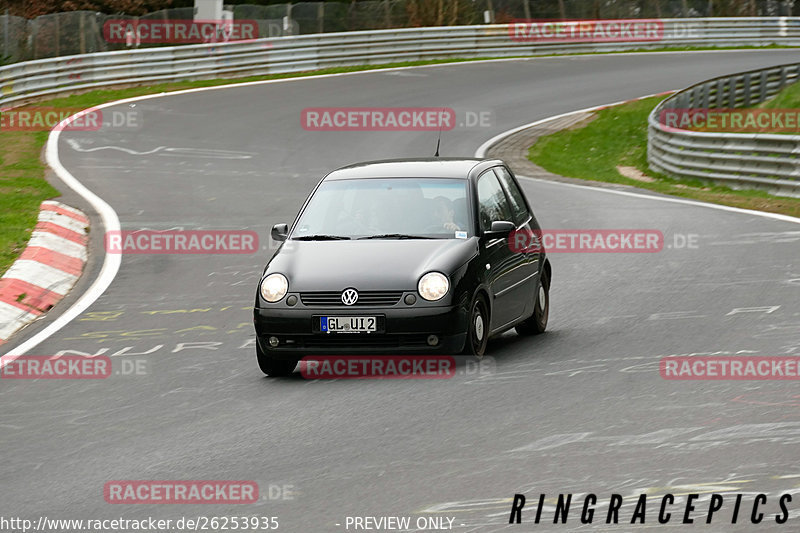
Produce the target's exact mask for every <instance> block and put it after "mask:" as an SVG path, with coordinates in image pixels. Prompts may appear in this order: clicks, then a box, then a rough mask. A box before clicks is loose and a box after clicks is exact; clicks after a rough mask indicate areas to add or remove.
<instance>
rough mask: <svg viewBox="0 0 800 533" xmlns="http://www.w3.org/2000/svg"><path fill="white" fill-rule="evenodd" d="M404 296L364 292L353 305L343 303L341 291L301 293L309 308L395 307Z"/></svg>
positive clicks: (301, 297)
mask: <svg viewBox="0 0 800 533" xmlns="http://www.w3.org/2000/svg"><path fill="white" fill-rule="evenodd" d="M402 296H403V291H362V292H359V293H358V301H357V302H356V303H355V304H353V305H344V304H343V303H342V292H341V291H316V292H301V293H300V301H302V302H303V305H306V306H309V307H359V306H362V307H364V306H387V305H395V304H396V303H397V302H399V301H400V298H401V297H402Z"/></svg>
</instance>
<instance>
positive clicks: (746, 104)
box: [742, 72, 751, 107]
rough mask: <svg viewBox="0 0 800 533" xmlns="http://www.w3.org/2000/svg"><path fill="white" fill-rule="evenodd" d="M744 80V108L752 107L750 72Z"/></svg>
mask: <svg viewBox="0 0 800 533" xmlns="http://www.w3.org/2000/svg"><path fill="white" fill-rule="evenodd" d="M742 78H743V79H744V102H742V107H750V101H751V100H750V90H751V89H750V83H751V76H750V73H749V72H748V73H747V74H745V75H744V76H743V77H742Z"/></svg>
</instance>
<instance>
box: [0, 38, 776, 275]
mask: <svg viewBox="0 0 800 533" xmlns="http://www.w3.org/2000/svg"><path fill="white" fill-rule="evenodd" d="M739 48H741V47H739ZM739 48H736V49H739ZM744 48H787V47H783V46H769V47H744ZM721 49H734V47H664V48H659V49H653V50H640V51H639V52H641V53H649V52H669V51H702V50H721ZM611 53H629V52H611ZM606 54H607V53H606ZM559 55H587V54H559ZM592 55H593V54H592ZM525 57H530V56H525ZM540 57H543V56H540ZM484 59H486V58H484ZM481 60H483V59H457V58H455V59H441V60H430V61H414V62H404V63H392V64H384V65H368V66H355V67H341V68H331V69H324V70H318V71H313V72H296V73H287V74H273V75H268V76H254V77H249V78H235V79H216V80H202V81H185V82H175V83H163V84H159V85H150V86H141V87H129V88H124V89H109V90H106V89H103V90H96V91H90V92H85V93H82V94H76V95H72V96H68V97H64V98H56V99H51V100H48V101H43V102H37V103H36V104H35V105H36V106H37V107H57V108H59V107H60V108H66V107H82V108H85V107H91V106H93V105H98V104H101V103H105V102H110V101H113V100H119V99H122V98H131V97H134V96H141V95H145V94H155V93H160V92H170V91H178V90H181V89H192V88H197V87H212V86H216V85H225V84H230V83H243V82H247V81H261V80H269V79H282V78H296V77H304V76H313V75H317V74H338V73H345V72H358V71H364V70H374V69H382V68H390V67H405V66H422V65H432V64H441V63H456V62H466V61H481ZM23 109H24V108H23ZM46 141H47V132H10V131H0V273H3V272H5V271H6V270H7V269H8V267H9V266H10V265H11V263H12V262H13V261H14V259H15V258H16V257H17V256H18V255H19V254H20V253H21V252H22V250H23V249H24V247H25V245H26V243H27V242H28V239H29V238H30V234H31V232H32V231H33V227H34V225H35V224H36V217H37V215H38V207H39V203H41V201H42V200H46V199H48V198H53V197H55V196H58V191H57V190H56V189H54V188H53V187H51V186H50V185H49V184H48V183H47V182H46V181H45V179H44V171H45V168H44V165H43V164H42V163H41V162H40V160H39V156H40V153H41V150H42V147H43V146H44V144H45V142H46Z"/></svg>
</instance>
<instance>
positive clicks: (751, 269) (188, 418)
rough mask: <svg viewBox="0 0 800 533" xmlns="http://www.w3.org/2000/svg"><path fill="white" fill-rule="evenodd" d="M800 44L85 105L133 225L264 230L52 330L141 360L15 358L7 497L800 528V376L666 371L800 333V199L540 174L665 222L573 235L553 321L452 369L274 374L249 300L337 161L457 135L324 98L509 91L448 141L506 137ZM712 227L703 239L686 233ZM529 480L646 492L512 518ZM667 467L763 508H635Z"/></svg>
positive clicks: (150, 259) (92, 349) (293, 517)
mask: <svg viewBox="0 0 800 533" xmlns="http://www.w3.org/2000/svg"><path fill="white" fill-rule="evenodd" d="M797 60H798V53H797V52H796V51H791V50H776V49H771V50H763V51H740V52H718V53H667V54H640V55H636V54H621V55H609V56H584V57H564V58H545V59H534V60H514V61H498V62H480V63H473V64H459V65H448V66H436V67H427V68H412V69H406V70H395V71H388V72H371V73H361V74H356V75H343V76H334V77H324V78H317V79H302V80H298V81H284V82H279V83H265V84H257V85H248V86H242V87H235V86H234V87H230V88H226V89H221V90H210V91H202V92H193V93H189V94H182V95H175V96H167V97H163V98H155V99H148V100H142V101H140V102H138V103H136V105H135V109H136V110H137V111H139V112H140V113H142V118H143V120H142V127H141V128H140V129H138V130H135V131H118V132H115V133H112V134H106V133H103V134H101V133H98V132H88V131H86V132H80V131H77V132H75V131H73V132H65V133H63V134H62V135H61V137H60V144H59V154H60V158H61V162H62V163H63V164H64V166H65V167H66V168H67V169H68V170H69V171H70V173H72V174H73V175H74V176H75V177H76V178H78V179H79V180H80V181H81V182H82V183H83V184H85V185H86V186H87V187H88V188H89V189H91V190H92V191H93V192H95V193H96V194H97V195H99V196H100V197H102V198H103V199H104V200H105V201H107V202H108V203H109V204H110V205H111V206H112V207H113V208H114V209H115V211H116V212H117V214H118V216H119V218H120V221H121V224H122V228H123V229H129V230H135V229H140V228H151V229H168V228H176V227H180V228H183V229H220V230H226V229H228V230H241V229H248V230H254V231H257V232H258V234H259V237H260V242H261V245H262V250H261V252H259V253H258V254H253V255H126V256H124V257H123V260H122V266H121V268H120V271H119V273H118V274H117V277H116V279H115V280H114V282H113V284H112V285H111V287H110V288H109V289H108V290H107V291H106V292H105V293H104V294H103V295H102V296H101V297H100V298H99V299H98V300H97V302H95V304H94V305H92V307H91V308H90V309H89V311H88V312H86V313H84V314H83V315H81V316H80V317H79V318H78V319H76V320H74V321H73V322H71V323H70V324H69V325H68V326H66V327H64V328H63V329H62V330H61V331H59V332H58V333H57V334H55V335H54V336H52V337H51V338H49V339H48V340H46V341H45V342H43V343H42V344H40V345H39V346H38V347H37V348H36V349H35V350H33V351H32V352H31V354H39V355H50V354H57V353H68V354H102V355H109V356H112V357H111V359H112V360H113V361H114V365H115V370H117V371H119V369H121V368H122V364H123V363H122V361H144V363H141V365H143V366H140V368H141V369H142V370H143V371H142V372H140V374H141V375H122V374H120V375H112V376H111V377H110V378H109V379H106V380H37V381H29V380H22V381H10V380H4V381H3V382H2V383H1V384H0V405H2V410H0V457H2V463H3V467H2V469H0V490H2V496H1V497H0V502H2V503H0V515H3V516H20V517H25V518H29V519H33V520H36V519H37V518H38V517H39V516H46V517H49V518H84V519H86V518H116V517H123V518H143V517H147V516H153V517H156V518H162V519H168V518H169V519H177V518H180V517H182V516H186V517H198V516H209V517H210V516H243V515H246V516H277V517H278V518H279V521H280V530H281V531H288V532H335V531H347V530H348V529H346V526H345V524H346V518H347V517H348V516H351V517H352V516H361V517H364V516H411V517H413V520H416V518H418V517H429V516H431V517H451V518H454V522H453V529H454V530H455V531H459V532H473V531H475V532H478V531H479V532H491V531H506V530H508V531H534V530H542V531H548V530H552V531H578V530H581V531H586V530H589V531H595V530H596V531H629V530H631V529H644V527H655V528H656V529H663V530H666V531H672V530H678V529H680V530H684V529H689V530H692V531H695V530H697V531H715V532H716V531H719V532H723V531H724V532H729V531H752V530H753V529H756V528H757V530H758V531H797V530H798V529H797V528H798V526H797V524H798V523H800V488H798V487H800V485H799V483H800V461H798V459H800V452H799V451H798V450H800V396H799V395H798V389H797V385H796V382H794V383H793V382H791V381H697V382H692V381H667V380H664V379H662V378H661V377H660V375H659V372H658V362H659V360H660V358H661V357H663V356H665V355H678V354H704V353H719V354H749V355H792V354H794V355H800V225H797V224H792V223H789V222H783V221H778V220H772V219H768V218H763V217H759V216H752V215H747V214H742V213H734V212H728V211H724V210H717V209H711V208H707V207H702V206H695V205H686V204H679V203H667V202H662V201H659V200H657V199H653V198H636V197H630V196H623V195H617V194H611V193H608V192H603V191H600V190H598V189H593V188H575V187H567V186H564V185H562V184H558V183H544V182H537V181H525V182H524V184H523V185H524V188H525V192H526V194H527V196H528V198H529V199H530V201H531V202H532V204H533V206H534V208H535V210H536V214H537V216H538V218H539V221H540V222H541V224H542V226H543V227H545V228H553V229H555V228H648V229H658V230H661V231H662V232H663V234H664V236H665V243H666V246H665V249H664V250H663V251H662V252H660V253H655V254H553V255H552V256H551V261H552V265H553V272H554V276H553V289H552V293H551V297H552V307H551V315H550V325H549V332H548V333H547V334H545V335H543V336H540V337H537V338H525V339H523V338H519V337H517V336H516V334H514V333H508V334H506V335H504V336H503V337H501V338H499V339H496V340H495V341H493V342H491V343H490V345H489V355H490V356H491V357H488V358H487V359H485V361H484V364H483V365H482V366H481V367H478V366H477V365H474V364H470V365H467V364H462V365H461V366H460V367H459V371H458V373H457V375H456V376H455V377H454V378H452V379H449V380H337V381H307V380H304V379H303V378H302V377H301V376H300V375H295V376H294V377H292V378H287V379H269V378H265V377H263V375H262V374H261V372H260V371H259V370H258V367H257V365H256V362H255V355H254V347H253V339H254V333H253V327H252V311H251V306H252V301H253V295H254V291H255V288H256V284H257V282H258V279H259V275H260V273H261V270H262V268H263V265H264V264H265V263H266V261H267V259H268V258H269V257H270V255H271V253H272V251H271V250H270V249H269V228H270V227H271V226H272V225H273V224H275V223H278V222H290V221H291V220H292V219H293V217H294V216H295V214H296V213H297V210H298V209H299V207H300V205H301V203H302V201H303V200H304V198H305V197H306V195H307V193H308V192H309V190H310V189H311V188H312V187H313V185H314V184H315V183H316V182H317V180H319V178H320V177H321V176H322V175H323V174H324V173H325V172H326V171H328V170H330V169H333V168H335V167H338V166H341V165H344V164H348V163H352V162H356V161H360V160H370V159H380V158H390V157H413V156H429V155H432V154H433V152H434V149H435V141H436V133H435V132H309V131H305V130H303V129H302V128H301V126H300V115H301V111H302V110H303V109H304V108H307V107H326V106H336V107H339V106H342V107H359V106H361V107H378V106H387V107H398V106H411V107H436V106H446V107H451V108H454V109H455V110H456V111H457V112H464V113H465V116H466V113H467V112H471V113H482V112H490V116H491V124H490V125H488V126H484V127H479V126H474V127H457V128H455V129H454V130H452V131H449V132H445V133H444V135H443V139H442V155H446V156H470V157H471V156H472V155H473V154H474V152H475V150H476V149H477V147H478V146H479V145H480V144H481V143H483V142H484V141H485V140H487V139H488V138H490V137H492V136H494V135H496V134H498V133H500V132H502V131H505V130H508V129H510V128H512V127H515V126H519V125H521V124H524V123H528V122H531V121H534V120H537V119H541V118H545V117H548V116H552V115H556V114H559V113H564V112H568V111H572V110H576V109H580V108H584V107H588V106H594V105H599V104H605V103H610V102H615V101H619V100H624V99H628V98H635V97H638V96H643V95H646V94H652V93H657V92H661V91H666V90H670V89H678V88H682V87H685V86H688V85H691V84H693V83H695V82H699V81H702V80H704V79H707V78H711V77H713V76H717V75H721V74H725V73H731V72H737V71H742V70H747V69H753V68H758V67H763V66H768V65H772V64H775V65H777V64H782V63H790V62H793V61H797ZM129 105H130V104H123V107H126V108H128V109H131V108H130V107H128V106H129ZM484 116H486V115H484ZM60 188H61V189H62V190H65V187H63V186H61V187H60ZM66 199H67V201H68V202H70V203H72V205H76V206H77V207H81V208H83V209H85V210H86V211H87V212H88V213H90V214H92V215H93V217H92V220H93V224H94V226H93V230H94V234H93V241H94V244H95V245H96V246H97V247H96V248H95V249H94V253H93V262H92V265H91V267H90V274H91V275H90V276H89V278H91V277H92V276H94V275H96V273H97V270H98V268H99V264H100V262H101V261H102V255H101V254H100V253H99V252H100V251H101V250H102V243H101V241H102V234H101V232H100V231H98V230H99V228H100V225H99V219H98V217H97V216H96V213H92V212H91V209H90V208H89V207H88V205H87V204H86V203H85V202H83V201H82V200H81V199H80V198H79V197H77V196H76V195H75V194H74V193H71V192H67V194H66ZM690 235H691V236H693V237H692V238H693V239H695V241H694V242H696V244H697V246H696V247H695V248H692V249H687V248H685V247H684V248H680V249H679V248H677V247H676V246H675V244H680V243H681V241H680V240H681V239H682V238H683V237H686V236H690ZM676 239H677V240H676ZM89 281H91V279H88V280H82V282H81V285H79V287H78V289H80V288H85V287H86V285H87V284H88V282H89ZM70 300H74V297H72V298H71V299H70ZM70 300H68V301H66V302H65V304H64V305H61V306H60V307H59V310H63V309H65V308H66V307H67V306H68V304H69V301H70ZM753 308H758V309H753ZM54 317H55V315H54V316H52V317H48V319H47V320H45V321H42V323H40V324H37V325H35V326H34V327H31V328H28V330H26V332H25V335H20V336H19V337H18V338H17V339H15V341H16V342H11V343H9V344H8V345H6V346H3V352H2V353H6V352H8V351H13V346H14V344H18V343H20V342H22V341H23V340H25V338H29V337H30V336H31V335H32V334H33V333H35V332H36V331H39V330H41V328H42V327H43V325H45V324H46V323H47V321H50V320H52V319H53V318H54ZM123 373H124V372H123ZM110 480H254V481H256V482H257V483H258V484H259V487H260V492H261V500H260V501H259V503H256V504H251V505H111V504H108V503H106V502H105V501H104V498H103V486H104V484H105V483H106V482H108V481H110ZM792 490H793V491H794V494H795V498H794V501H793V502H792V504H791V505H790V506H789V507H790V509H791V511H792V513H791V519H790V521H789V523H788V524H784V525H778V524H776V522H775V521H774V518H773V517H774V515H775V514H777V513H778V504H777V495H779V494H780V493H782V492H785V491H792ZM518 492H519V493H524V494H526V495H527V496H528V502H529V505H530V506H531V507H533V505H534V504H535V500H536V499H538V495H539V494H540V493H543V494H547V495H548V497H553V496H557V495H558V493H573V494H578V493H588V492H591V493H596V494H597V495H598V497H599V498H600V499H606V500H607V499H608V497H609V496H610V495H611V494H613V493H619V494H622V495H623V496H628V495H633V499H631V500H627V499H626V502H625V506H624V507H623V509H622V511H621V512H620V516H621V520H622V521H623V525H619V526H616V527H615V526H606V525H605V523H604V521H603V520H600V519H598V520H596V521H595V523H593V524H591V525H581V524H580V522H579V521H578V520H577V519H574V518H571V519H570V521H569V522H568V523H567V524H566V525H562V524H559V525H553V524H552V510H550V511H548V510H547V509H545V511H544V514H543V522H544V523H543V524H541V525H534V524H533V523H532V520H533V516H532V513H533V512H532V511H531V512H530V513H528V508H526V510H525V512H524V513H523V524H522V525H513V526H510V525H508V516H509V511H510V508H511V499H512V497H513V495H514V494H515V493H518ZM643 492H647V493H650V494H654V495H655V496H654V497H656V498H660V496H661V495H663V494H664V493H667V492H671V493H675V494H687V493H710V492H719V493H736V494H744V495H745V496H744V501H745V502H748V501H752V498H753V495H754V494H757V493H765V494H767V496H768V497H769V500H768V502H767V504H765V505H763V506H762V511H763V512H764V513H765V519H764V522H763V523H762V524H761V525H759V526H753V525H752V524H750V521H749V510H750V507H747V505H750V504H749V503H747V504H746V503H743V504H742V511H741V516H740V520H739V523H738V524H736V525H731V524H730V516H731V505H732V504H731V503H728V502H726V504H725V508H724V509H723V510H722V511H720V512H719V515H718V517H716V519H715V521H714V522H713V523H712V524H711V525H706V524H705V515H704V514H702V513H698V514H697V515H696V518H697V520H696V523H695V525H694V526H686V525H682V524H681V523H680V520H679V519H677V518H676V519H674V520H673V522H671V523H670V524H669V525H664V526H658V524H657V523H656V522H655V520H652V521H650V520H649V521H648V525H647V526H644V527H643V526H635V527H632V526H630V525H624V524H625V522H626V521H629V520H630V515H631V512H632V510H633V505H634V504H635V498H636V497H637V496H638V495H639V494H641V493H643ZM707 507H708V502H705V503H704V502H703V501H702V499H701V501H700V502H699V503H698V504H697V508H698V509H706V508H707ZM676 508H677V507H676ZM681 512H682V511H680V510H678V511H676V514H681ZM526 513H527V514H526ZM601 514H603V512H600V511H598V515H601ZM571 516H575V515H571ZM650 516H651V515H648V518H649V517H650ZM652 516H654V515H652ZM547 522H549V525H547ZM445 523H446V521H445ZM792 523H794V525H792ZM412 524H413V522H412ZM525 524H527V525H525ZM692 528H694V529H692ZM412 529H414V528H412ZM349 530H350V531H353V527H352V526H351V527H350V529H349Z"/></svg>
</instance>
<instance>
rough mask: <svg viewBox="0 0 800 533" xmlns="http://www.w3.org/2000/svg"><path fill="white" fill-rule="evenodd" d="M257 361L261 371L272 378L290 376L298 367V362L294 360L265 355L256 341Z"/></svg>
mask: <svg viewBox="0 0 800 533" xmlns="http://www.w3.org/2000/svg"><path fill="white" fill-rule="evenodd" d="M256 359H258V367H259V368H260V369H261V371H262V372H263V373H264V374H266V375H268V376H270V377H282V376H290V375H291V374H292V372H294V367H296V366H297V361H294V360H292V359H288V360H284V359H276V358H274V357H271V356H270V355H268V354H266V353H264V351H263V350H262V349H261V346H259V344H258V340H256Z"/></svg>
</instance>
